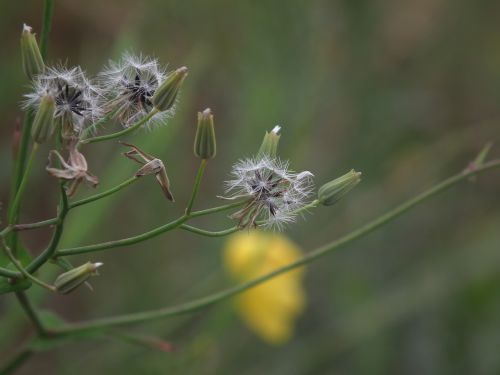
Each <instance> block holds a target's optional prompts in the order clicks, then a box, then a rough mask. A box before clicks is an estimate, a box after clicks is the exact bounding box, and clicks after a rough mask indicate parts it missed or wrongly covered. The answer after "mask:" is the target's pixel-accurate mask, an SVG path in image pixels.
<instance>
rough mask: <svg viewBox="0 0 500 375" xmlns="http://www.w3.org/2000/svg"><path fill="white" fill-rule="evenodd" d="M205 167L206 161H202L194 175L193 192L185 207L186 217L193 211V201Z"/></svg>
mask: <svg viewBox="0 0 500 375" xmlns="http://www.w3.org/2000/svg"><path fill="white" fill-rule="evenodd" d="M206 166H207V159H202V160H201V163H200V167H199V168H198V173H197V174H196V179H195V181H194V186H193V192H192V193H191V198H190V199H189V203H188V205H187V207H186V215H189V214H190V213H191V210H192V209H193V204H194V200H195V199H196V196H197V195H198V191H199V190H200V185H201V179H202V177H203V172H204V171H205V167H206Z"/></svg>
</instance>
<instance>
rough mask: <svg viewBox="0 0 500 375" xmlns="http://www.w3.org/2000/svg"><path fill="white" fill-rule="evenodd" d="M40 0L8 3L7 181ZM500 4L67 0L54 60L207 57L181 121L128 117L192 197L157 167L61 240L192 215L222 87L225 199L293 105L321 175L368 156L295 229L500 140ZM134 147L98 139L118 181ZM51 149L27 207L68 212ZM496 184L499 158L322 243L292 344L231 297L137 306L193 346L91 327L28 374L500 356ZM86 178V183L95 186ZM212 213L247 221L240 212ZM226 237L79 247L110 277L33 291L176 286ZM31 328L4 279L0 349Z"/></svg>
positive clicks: (420, 183) (294, 368) (383, 195)
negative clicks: (370, 229)
mask: <svg viewBox="0 0 500 375" xmlns="http://www.w3.org/2000/svg"><path fill="white" fill-rule="evenodd" d="M41 10H42V2H41V1H17V2H13V1H3V2H2V12H1V16H0V19H1V22H0V35H1V41H2V52H1V59H0V82H1V84H0V113H2V125H1V127H0V134H1V141H0V142H1V148H0V152H1V154H0V194H1V196H0V197H1V200H2V201H3V202H5V201H6V199H7V197H8V187H9V182H8V181H9V174H10V169H11V157H10V155H11V151H10V149H11V134H12V131H13V129H14V127H15V124H16V122H18V121H19V119H20V116H21V111H20V110H19V103H20V101H21V98H22V94H23V93H25V92H26V91H27V81H26V79H25V78H24V76H23V74H22V70H21V68H20V53H19V49H18V39H19V35H20V31H21V26H22V23H23V22H26V23H28V24H29V25H32V26H33V27H34V30H35V31H38V32H39V30H40V22H41ZM499 14H500V2H498V1H494V0H478V1H471V0H469V1H465V0H402V1H401V0H399V1H396V0H387V1H367V0H366V1H363V0H342V1H333V0H330V1H327V0H315V1H299V0H287V1H238V2H236V1H229V0H213V1H166V0H148V1H132V0H120V1H118V0H115V1H99V0H87V1H77V0H65V1H56V9H55V15H54V23H53V29H52V34H51V37H50V45H49V58H48V61H49V62H51V63H57V62H59V61H62V62H67V63H68V64H69V65H76V64H81V65H82V66H83V67H84V68H85V69H86V70H87V71H88V72H89V73H90V74H95V73H97V72H98V71H99V70H100V67H101V66H102V65H103V64H104V63H106V62H107V60H108V59H109V58H117V57H118V56H119V55H120V53H121V52H122V51H123V50H132V51H136V52H143V53H145V54H151V55H154V56H156V57H158V58H159V59H160V60H161V61H162V62H164V63H169V66H170V67H171V68H174V67H178V66H182V65H187V66H188V67H189V69H190V75H189V77H188V79H187V80H186V83H185V86H184V89H183V92H182V96H181V100H180V103H179V106H178V111H177V114H176V116H175V118H174V119H173V120H171V121H170V123H169V125H168V127H165V128H161V129H157V130H154V131H153V132H144V133H141V134H139V135H136V136H133V137H129V138H128V140H131V141H133V142H134V143H135V144H137V145H139V146H141V147H142V148H143V149H145V150H146V151H148V152H149V153H151V154H154V155H158V156H159V157H161V158H162V159H163V160H164V161H165V163H166V165H167V169H168V172H169V176H170V178H171V180H172V188H173V192H174V194H175V196H176V200H177V202H178V203H177V204H175V205H172V204H170V203H169V202H167V201H166V200H165V199H164V197H163V195H162V193H161V190H160V189H159V187H158V186H157V185H156V184H155V183H154V182H153V180H152V179H144V180H141V181H139V182H138V183H137V184H135V185H133V186H132V187H130V188H127V189H126V190H124V191H122V192H120V193H119V194H117V195H115V196H113V197H112V198H110V199H106V200H103V201H101V202H98V203H95V204H92V205H88V206H86V207H83V208H81V209H77V210H75V211H74V212H72V213H71V215H70V217H69V218H68V225H67V230H66V233H65V235H64V238H63V246H64V247H67V246H72V245H79V244H90V243H95V242H99V241H101V240H109V239H117V238H121V237H123V236H128V235H131V234H137V233H140V232H141V231H144V230H147V229H150V228H152V227H155V226H157V225H159V224H161V223H164V222H166V221H167V220H169V219H171V218H175V217H177V216H178V215H179V214H181V213H182V210H183V204H184V203H183V202H185V201H186V200H187V199H188V196H189V190H190V186H191V184H192V180H193V178H194V174H195V171H196V168H197V163H198V162H197V160H196V159H195V158H194V157H193V156H192V151H191V150H192V141H193V136H194V131H195V115H196V111H198V110H201V109H203V108H206V107H210V108H212V110H213V112H214V114H215V119H216V131H217V135H218V155H217V158H216V159H215V160H214V161H213V162H211V163H210V164H209V166H208V169H207V174H206V179H205V181H204V183H203V189H202V191H201V194H200V196H199V199H198V200H197V203H196V207H197V208H206V207H211V206H213V205H216V204H218V200H217V199H216V198H215V196H216V195H217V194H221V193H222V192H223V185H222V181H224V179H225V178H226V176H227V174H228V171H229V169H230V166H231V164H232V163H233V162H235V161H236V160H237V159H238V158H239V157H242V156H249V155H251V154H252V153H253V152H254V151H256V149H257V148H258V146H259V144H260V141H261V138H262V136H263V133H264V131H265V130H269V129H271V128H272V127H273V126H274V125H275V124H281V125H283V136H282V138H281V139H282V141H281V155H282V156H283V157H285V158H290V160H291V163H292V165H293V167H294V168H295V169H297V170H303V169H308V170H311V171H312V172H313V173H314V174H315V176H316V183H317V184H318V185H320V184H322V183H323V182H326V181H327V180H329V179H331V178H333V177H336V176H337V175H339V174H341V173H344V172H347V171H348V170H349V169H351V168H355V169H357V170H360V171H362V172H363V182H362V184H360V186H359V187H357V188H356V189H355V190H354V191H353V192H352V193H351V194H350V195H349V196H348V197H347V198H345V199H344V200H343V201H341V202H340V203H339V204H338V205H336V206H334V207H330V208H320V209H317V210H315V211H314V213H313V215H310V216H308V217H307V220H306V221H302V222H300V223H299V224H296V225H294V226H292V227H290V228H289V229H288V231H287V235H289V237H291V238H292V239H293V240H294V241H295V242H296V243H298V244H299V245H300V246H301V247H302V248H303V249H304V251H308V250H311V249H313V248H315V247H316V246H318V245H321V244H323V243H325V242H327V241H329V240H332V239H334V238H335V237H336V236H339V235H342V234H343V233H346V232H347V231H349V230H350V229H351V228H355V227H356V226H357V225H360V224H362V223H364V222H366V221H367V220H369V219H370V218H372V217H375V216H376V215H378V214H380V213H383V212H384V211H385V210H387V209H389V208H392V207H393V206H394V205H396V204H398V203H399V202H402V201H403V200H405V199H406V198H408V197H410V196H412V195H414V194H416V193H418V192H420V191H422V190H423V189H424V188H427V187H429V186H431V185H433V184H434V183H436V182H438V181H440V180H441V179H443V178H445V177H447V176H449V175H451V174H453V173H456V172H458V171H460V170H461V169H463V168H464V167H465V166H466V165H467V163H468V162H469V161H470V160H471V159H472V158H473V157H474V156H475V154H476V153H477V152H478V151H479V150H480V148H481V147H482V146H483V145H484V144H485V143H486V142H487V141H489V140H493V141H495V140H498V138H499V135H500V131H499V130H500V127H499V124H500V105H499V103H500V23H499V22H498V20H499V19H498V15H499ZM498 147H499V146H498V145H497V146H494V148H493V152H492V154H493V156H497V157H498V156H499V155H500V152H499V150H498ZM122 151H123V150H122V149H121V148H120V146H118V145H113V144H98V145H92V146H89V147H87V148H86V153H87V155H88V159H89V164H90V170H91V171H92V172H93V173H95V174H97V175H98V176H99V178H100V180H101V185H100V189H103V190H104V189H106V188H108V187H111V186H114V185H115V184H117V183H118V182H120V181H123V180H124V179H126V178H128V177H129V176H130V175H131V174H132V173H134V172H135V169H136V165H134V164H132V163H131V162H130V161H128V160H126V159H124V158H123V157H121V156H120V152H122ZM44 153H46V150H45V149H44V151H43V152H41V153H40V155H44ZM44 165H45V157H42V156H41V157H40V159H39V160H37V165H36V166H37V168H36V169H35V171H36V172H35V173H34V174H33V177H32V179H31V183H30V187H29V189H30V193H29V194H27V195H28V196H27V199H26V201H25V203H24V206H23V221H36V220H41V219H45V218H48V217H52V216H53V215H54V213H55V204H56V198H57V191H56V183H55V181H54V180H53V179H51V178H50V177H49V176H48V175H47V174H46V173H45V171H44V169H43V167H44ZM499 188H500V176H499V173H498V171H497V172H492V173H488V174H485V175H483V176H481V177H480V178H478V179H477V181H476V182H475V183H463V184H461V185H459V186H456V187H454V188H452V189H451V190H450V191H448V192H447V193H445V194H443V195H441V196H439V197H437V198H434V199H432V201H429V202H427V203H426V204H424V205H422V206H419V207H418V208H416V209H414V210H413V211H411V212H410V213H408V214H406V215H404V216H403V217H401V218H400V219H399V220H398V221H396V222H393V223H391V224H390V225H387V226H385V227H384V228H383V229H381V230H378V231H377V232H376V233H373V234H371V235H369V236H368V237H366V238H364V239H362V240H359V241H357V242H355V243H353V244H351V245H349V246H348V247H347V248H344V249H342V251H339V252H338V253H336V254H333V255H330V256H328V257H327V258H324V259H323V260H322V261H320V262H317V263H313V264H311V265H310V266H309V267H308V269H307V270H306V271H307V274H306V279H305V283H306V289H307V299H308V306H307V309H306V311H305V313H304V314H303V315H302V317H301V318H300V319H299V321H298V324H297V328H296V333H295V336H294V338H293V340H291V341H290V342H288V343H286V344H285V345H283V346H280V347H273V346H269V345H268V344H266V343H264V342H262V341H261V340H260V339H259V338H258V337H256V336H255V335H254V334H253V333H251V332H250V331H249V330H248V329H247V328H246V327H245V326H244V325H243V324H242V323H241V321H240V320H239V319H238V317H237V316H236V314H235V313H234V311H233V309H232V305H231V303H230V302H224V303H222V304H219V305H217V306H215V307H212V308H210V309H208V310H204V311H202V312H200V313H196V314H193V315H190V316H184V317H177V318H170V319H164V320H160V321H155V322H152V323H147V324H140V325H136V326H133V327H130V331H133V332H145V333H148V334H154V335H156V336H160V337H162V338H165V339H166V340H169V341H171V342H172V343H174V344H175V345H176V346H177V347H178V351H177V352H175V353H172V354H164V353H158V352H150V351H147V350H145V349H143V348H139V347H136V346H131V345H127V344H124V343H122V342H114V341H111V340H100V341H90V342H77V343H74V344H72V345H66V346H65V347H61V348H57V349H55V350H54V351H50V352H46V353H43V354H40V355H36V356H35V357H33V358H32V359H31V360H30V361H29V362H28V363H27V364H26V365H25V366H24V367H23V369H22V371H20V372H19V373H20V374H33V373H40V374H42V373H43V374H84V373H94V374H108V373H122V374H140V373H143V374H166V373H178V374H235V373H237V374H262V373H263V374H397V373H404V374H471V373H474V374H498V373H500V353H499V350H498V349H499V348H500V272H499V268H500V246H499V245H500V233H499V229H500V196H499ZM90 193H92V192H91V191H90V189H89V188H84V189H81V191H80V193H79V196H85V195H87V194H90ZM2 216H4V215H2ZM198 223H199V225H200V226H203V227H204V228H211V229H214V230H219V229H224V228H227V227H228V226H230V225H231V222H230V221H229V220H228V219H227V218H226V217H225V215H224V214H222V215H220V216H218V217H217V218H214V217H210V218H208V219H205V220H199V221H198ZM49 238H50V231H45V230H40V231H36V232H35V231H33V232H31V233H29V235H28V236H25V237H24V239H25V241H26V243H27V244H28V245H29V246H31V248H32V249H33V251H34V252H37V251H39V250H40V249H41V248H43V247H44V245H45V244H46V242H47V241H48V239H49ZM223 243H224V239H220V238H219V239H205V238H199V237H196V236H194V235H192V234H190V233H186V232H180V231H179V232H171V233H169V234H167V235H164V236H161V237H157V238H155V239H152V240H150V241H148V242H145V243H142V244H137V245H134V246H130V247H126V248H119V249H112V250H109V251H107V252H105V253H95V254H91V256H90V257H88V256H85V255H84V256H79V257H76V258H74V262H75V263H78V262H85V261H87V260H92V261H102V262H104V264H105V266H104V267H103V269H102V272H101V276H100V277H99V278H97V279H95V281H94V282H93V285H94V288H95V291H94V293H91V292H89V291H88V290H86V289H85V288H80V289H79V290H78V291H76V292H75V293H73V294H71V295H69V296H46V295H45V294H44V293H42V292H41V291H40V290H39V288H37V287H35V288H32V289H31V290H30V291H29V292H28V294H29V295H30V296H31V297H33V298H34V300H36V301H37V304H39V305H40V306H42V307H44V308H50V309H54V310H55V311H57V312H58V313H59V314H61V315H62V316H64V317H66V318H67V319H68V320H71V321H76V320H78V319H88V318H92V317H102V316H108V315H112V314H117V313H126V312H134V311H139V310H144V309H151V308H155V307H160V306H166V305H173V304H176V303H179V302H182V301H187V300H189V299H192V298H195V297H199V296H203V295H205V294H207V293H209V292H211V291H216V290H219V289H221V288H223V287H224V286H226V285H228V284H229V283H230V282H229V280H228V279H227V277H226V276H224V274H223V270H222V262H221V249H222V246H223ZM49 268H50V267H49ZM42 277H43V275H42ZM47 277H53V275H50V274H47ZM29 334H30V327H29V325H28V322H27V321H26V319H25V317H24V315H23V313H22V311H21V310H20V308H19V307H18V306H17V304H16V301H15V298H13V297H12V296H2V297H0V357H2V358H3V357H4V356H5V357H6V356H7V354H9V353H11V352H12V350H13V348H15V347H16V345H17V344H19V343H21V342H22V341H23V340H24V339H25V338H26V337H27V336H28V335H29Z"/></svg>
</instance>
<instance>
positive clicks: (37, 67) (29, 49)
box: [21, 25, 45, 79]
mask: <svg viewBox="0 0 500 375" xmlns="http://www.w3.org/2000/svg"><path fill="white" fill-rule="evenodd" d="M21 57H22V63H23V70H24V73H25V74H26V76H27V77H28V78H29V79H32V78H33V77H34V76H36V75H37V74H40V73H43V71H44V70H45V64H44V63H43V58H42V54H41V53H40V49H39V48H38V43H37V42H36V38H35V34H33V33H32V32H31V27H29V26H28V25H24V26H23V31H22V33H21Z"/></svg>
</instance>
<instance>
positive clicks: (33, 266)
mask: <svg viewBox="0 0 500 375" xmlns="http://www.w3.org/2000/svg"><path fill="white" fill-rule="evenodd" d="M60 190H61V199H60V203H59V212H58V214H57V224H56V228H55V230H54V234H53V235H52V239H51V241H50V243H49V245H48V246H47V248H46V249H45V250H44V251H42V253H41V254H40V255H38V256H37V257H36V258H35V259H34V260H33V261H32V262H31V263H30V264H29V265H28V266H27V267H26V270H27V271H28V272H29V273H33V272H35V271H36V270H38V269H39V268H40V267H41V266H42V265H43V264H44V263H46V262H47V261H48V260H49V259H50V258H52V256H53V255H54V253H55V251H56V249H57V245H58V244H59V240H60V239H61V235H62V232H63V224H64V219H65V218H66V215H67V213H68V197H67V196H66V191H65V190H64V186H63V184H61V185H60Z"/></svg>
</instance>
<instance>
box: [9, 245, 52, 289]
mask: <svg viewBox="0 0 500 375" xmlns="http://www.w3.org/2000/svg"><path fill="white" fill-rule="evenodd" d="M2 244H3V248H4V250H5V254H6V255H7V257H8V258H9V259H10V261H11V262H12V263H13V264H14V266H16V268H17V269H18V270H19V272H21V273H22V274H23V276H24V277H26V278H28V279H30V280H31V281H33V282H34V283H35V284H38V285H40V286H41V287H43V288H46V289H48V290H50V291H51V292H55V291H56V288H55V287H53V286H52V285H49V284H47V283H45V282H43V281H42V280H40V279H38V278H36V277H35V276H33V275H31V274H30V273H29V272H28V271H27V270H26V269H25V268H24V267H23V265H22V263H21V262H20V261H19V260H18V259H16V257H15V256H14V254H12V251H11V249H10V247H9V246H8V245H7V243H6V242H5V238H2Z"/></svg>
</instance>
